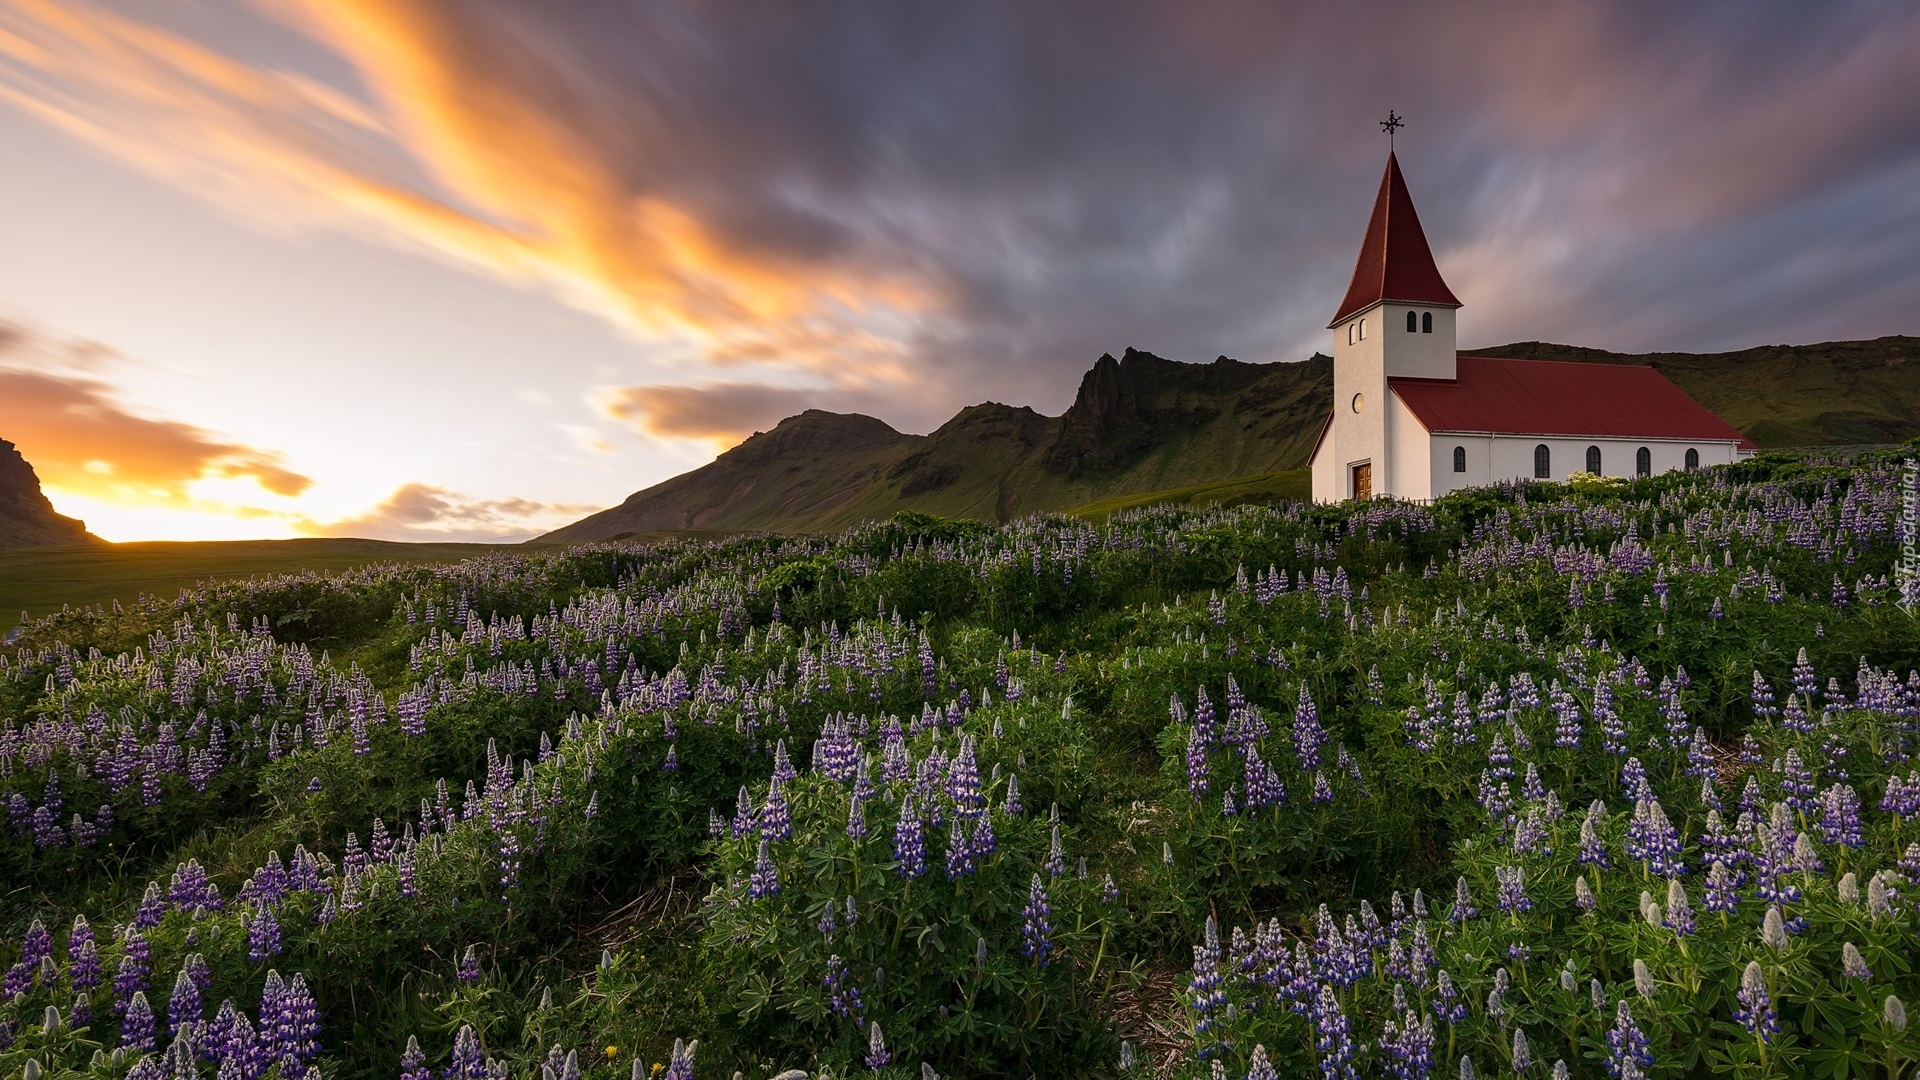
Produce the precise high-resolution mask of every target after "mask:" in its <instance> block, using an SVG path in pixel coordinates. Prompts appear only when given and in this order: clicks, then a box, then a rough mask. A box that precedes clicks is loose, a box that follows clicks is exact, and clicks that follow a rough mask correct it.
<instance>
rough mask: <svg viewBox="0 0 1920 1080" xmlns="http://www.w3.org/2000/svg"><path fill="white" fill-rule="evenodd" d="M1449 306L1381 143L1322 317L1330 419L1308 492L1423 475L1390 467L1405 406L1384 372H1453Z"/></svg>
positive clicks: (1343, 494)
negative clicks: (1331, 305) (1370, 189)
mask: <svg viewBox="0 0 1920 1080" xmlns="http://www.w3.org/2000/svg"><path fill="white" fill-rule="evenodd" d="M1459 307H1460V301H1459V300H1458V299H1456V298H1455V297H1454V295H1453V291H1452V290H1450V289H1448V288H1447V283H1446V282H1445V281H1444V280H1442V279H1441V277H1440V268H1439V267H1438V266H1436V265H1434V261H1433V252H1432V250H1430V249H1429V248H1428V247H1427V236H1426V233H1425V232H1423V231H1422V230H1421V228H1420V216H1419V215H1418V214H1416V213H1415V212H1414V209H1413V198H1412V196H1410V195H1408V194H1407V182H1406V179H1405V178H1404V177H1402V176H1401V175H1400V162H1399V160H1398V159H1397V158H1395V157H1394V155H1393V153H1392V152H1391V151H1389V152H1388V154H1387V171H1386V175H1385V176H1383V177H1381V178H1380V193H1379V195H1378V196H1377V197H1376V198H1375V199H1374V203H1373V216H1372V217H1370V218H1368V219H1367V235H1366V239H1365V240H1363V241H1362V242H1361V244H1360V257H1359V259H1358V260H1357V261H1356V262H1355V264H1354V268H1353V281H1352V283H1351V284H1350V285H1348V286H1347V295H1346V298H1345V299H1344V300H1342V301H1341V302H1340V308H1339V311H1338V313H1336V314H1335V315H1334V317H1333V321H1332V322H1331V323H1329V324H1328V327H1329V328H1330V329H1331V330H1332V331H1333V419H1332V421H1331V423H1330V427H1329V430H1328V431H1327V432H1326V433H1325V435H1324V436H1323V438H1322V446H1321V447H1320V449H1319V452H1318V453H1317V454H1316V455H1315V460H1314V470H1313V497H1314V498H1315V499H1316V500H1321V501H1336V500H1339V499H1351V498H1369V497H1372V496H1376V495H1392V494H1396V493H1398V492H1400V491H1403V490H1412V489H1413V487H1414V484H1415V483H1416V482H1417V481H1423V480H1424V478H1415V477H1400V476H1396V475H1395V469H1394V460H1393V450H1394V435H1395V428H1396V426H1398V425H1396V424H1395V422H1394V421H1395V413H1396V411H1400V412H1404V411H1405V410H1404V409H1398V410H1396V403H1395V402H1394V400H1393V397H1392V391H1391V390H1390V389H1389V388H1388V386H1387V380H1388V379H1389V378H1395V379H1403V378H1404V379H1445V380H1449V381H1451V380H1452V379H1453V378H1454V371H1455V365H1454V356H1455V352H1454V350H1455V345H1454V326H1453V322H1454V319H1453V317H1454V312H1455V311H1457V310H1458V309H1459ZM1409 435H1410V433H1409ZM1420 486H1421V489H1422V490H1424V487H1425V485H1424V483H1421V484H1420Z"/></svg>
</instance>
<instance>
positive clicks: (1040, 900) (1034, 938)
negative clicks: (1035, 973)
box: [1020, 874, 1053, 967]
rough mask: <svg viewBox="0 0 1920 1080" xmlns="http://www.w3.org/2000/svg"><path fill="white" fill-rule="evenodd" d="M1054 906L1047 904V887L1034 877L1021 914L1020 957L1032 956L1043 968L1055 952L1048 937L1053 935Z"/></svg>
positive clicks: (1037, 877)
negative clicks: (1049, 956)
mask: <svg viewBox="0 0 1920 1080" xmlns="http://www.w3.org/2000/svg"><path fill="white" fill-rule="evenodd" d="M1052 919H1053V906H1052V905H1051V904H1049V903H1047V886H1046V884H1045V883H1044V882H1042V881H1041V880H1040V875H1039V874H1035V875H1033V884H1032V885H1031V886H1029V887H1028V889H1027V906H1026V907H1025V908H1023V909H1021V912H1020V939H1021V945H1020V955H1022V956H1031V957H1033V958H1034V959H1035V960H1037V961H1039V963H1040V966H1041V967H1046V966H1047V957H1048V955H1049V954H1051V953H1052V952H1053V942H1052V941H1050V940H1049V939H1048V935H1050V934H1052V933H1053V922H1052Z"/></svg>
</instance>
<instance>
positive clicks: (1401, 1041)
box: [1249, 1009, 1433, 1080]
mask: <svg viewBox="0 0 1920 1080" xmlns="http://www.w3.org/2000/svg"><path fill="white" fill-rule="evenodd" d="M1397 1015H1398V1017H1399V1018H1398V1019H1395V1018H1394V1017H1392V1016H1390V1017H1388V1019H1387V1022H1386V1025H1385V1029H1384V1031H1383V1032H1382V1034H1381V1037H1380V1050H1381V1053H1383V1054H1384V1055H1385V1056H1386V1059H1387V1060H1386V1067H1387V1075H1388V1076H1391V1077H1394V1078H1395V1080H1426V1078H1427V1076H1428V1074H1429V1073H1430V1072H1431V1070H1432V1069H1433V1017H1432V1016H1426V1017H1424V1018H1423V1017H1421V1016H1420V1014H1418V1013H1416V1012H1414V1011H1413V1010H1411V1009H1400V1010H1397ZM1269 1068H1271V1066H1269ZM1249 1075H1251V1074H1249Z"/></svg>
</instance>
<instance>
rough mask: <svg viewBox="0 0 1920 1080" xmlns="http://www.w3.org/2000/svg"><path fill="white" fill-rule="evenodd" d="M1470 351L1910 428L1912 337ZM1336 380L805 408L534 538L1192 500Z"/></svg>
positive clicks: (1266, 468)
mask: <svg viewBox="0 0 1920 1080" xmlns="http://www.w3.org/2000/svg"><path fill="white" fill-rule="evenodd" d="M1471 352H1472V354H1473V355H1478V356H1496V357H1517V358H1532V359H1540V360H1577V361H1585V362H1590V363H1611V364H1647V365H1651V366H1652V367H1654V368H1656V369H1657V370H1659V371H1661V372H1662V373H1664V374H1665V375H1666V376H1667V377H1668V378H1670V379H1672V380H1673V381H1674V382H1675V383H1676V384H1677V385H1679V387H1680V388H1681V389H1683V390H1685V391H1686V392H1687V393H1689V394H1691V395H1693V397H1694V398H1695V399H1696V400H1698V401H1699V402H1700V403H1701V404H1703V405H1705V406H1707V407H1708V408H1709V409H1712V410H1713V411H1714V412H1716V413H1718V414H1719V415H1720V416H1722V417H1724V418H1725V419H1726V420H1727V421H1728V422H1729V423H1731V424H1733V425H1734V426H1735V427H1737V428H1739V429H1740V430H1741V431H1742V432H1744V433H1745V434H1746V435H1747V437H1749V438H1751V439H1752V440H1753V441H1754V442H1755V443H1757V444H1759V445H1760V446H1763V447H1780V446H1823V445H1859V444H1871V443H1888V442H1898V441H1901V440H1904V439H1909V438H1913V437H1915V436H1920V338H1913V337H1885V338H1879V339H1877V340H1874V341H1838V342H1826V343H1823V344H1818V345H1797V346H1795V345H1767V346H1761V347H1758V348H1753V349H1746V350H1743V351H1740V352H1731V353H1713V354H1697V353H1644V354H1626V353H1610V352H1605V351H1602V350H1599V349H1585V348H1580V347H1577V346H1572V345H1556V344H1553V343H1551V342H1539V341H1525V342H1518V343H1515V344H1511V345H1501V346H1497V347H1494V348H1490V349H1478V350H1472V351H1471ZM1332 381H1333V362H1332V360H1330V359H1329V358H1327V357H1325V356H1317V355H1316V356H1314V357H1313V358H1311V359H1309V360H1305V361H1300V362H1296V363H1278V364H1248V363H1243V362H1241V361H1238V360H1232V359H1229V358H1227V357H1224V356H1223V357H1220V358H1219V359H1217V360H1215V361H1213V362H1212V363H1210V364H1188V363H1181V362H1179V361H1174V360H1168V359H1165V358H1163V357H1159V356H1155V355H1153V354H1152V353H1146V352H1140V351H1138V350H1135V349H1128V350H1127V351H1126V352H1125V353H1124V354H1123V355H1121V356H1120V357H1119V358H1115V357H1113V356H1102V357H1101V358H1100V359H1099V361H1098V362H1097V363H1095V364H1094V366H1093V367H1092V369H1090V370H1089V371H1088V372H1087V374H1086V375H1085V376H1084V377H1083V378H1082V380H1081V383H1080V389H1079V392H1078V394H1076V395H1075V397H1074V402H1073V405H1072V406H1071V407H1070V408H1068V409H1067V411H1066V412H1065V413H1064V414H1063V415H1061V416H1058V417H1049V416H1043V415H1041V414H1039V413H1036V412H1034V411H1033V410H1032V409H1029V408H1024V407H1021V408H1016V407H1014V406H1011V405H1002V404H998V403H995V402H987V403H985V404H980V405H973V406H969V407H968V408H966V409H962V410H961V411H960V413H959V414H958V415H956V416H955V417H954V418H953V419H952V420H949V421H947V423H945V424H943V425H942V426H941V427H940V428H939V430H937V431H934V432H933V433H931V434H929V435H908V434H903V433H901V432H898V431H895V430H894V429H893V428H891V427H889V426H887V425H886V424H885V423H884V422H882V421H880V420H876V419H874V418H873V417H870V416H852V415H843V414H838V413H829V412H822V411H819V410H810V411H808V412H805V413H802V414H801V415H799V416H793V417H789V418H787V419H786V420H783V421H781V422H780V424H779V425H778V426H777V427H775V428H774V429H773V430H772V431H769V432H764V433H760V434H756V435H754V436H753V437H752V438H749V439H747V440H746V441H745V442H742V443H741V444H740V445H739V446H736V447H734V448H733V449H732V450H729V451H727V452H726V453H724V454H722V455H720V457H719V458H718V459H716V460H715V461H714V462H713V463H712V464H710V465H706V466H704V467H702V468H699V469H695V470H693V471H692V472H688V473H685V474H683V475H681V476H676V477H674V478H673V479H671V480H668V481H666V482H664V483H661V484H657V485H655V486H653V487H651V488H648V489H646V490H645V491H640V492H637V493H635V494H634V495H632V496H630V497H629V498H628V499H627V500H626V502H624V503H622V504H621V505H619V506H616V507H613V508H612V509H609V510H605V511H602V512H601V513H599V514H595V515H593V516H592V517H589V518H587V519H585V520H583V521H578V522H575V523H574V524H572V525H569V526H567V527H566V528H564V529H560V530H558V531H557V532H554V533H550V534H548V535H547V536H545V537H543V538H542V539H543V540H545V541H555V542H565V543H577V542H582V541H588V540H613V539H633V538H637V537H641V536H644V535H648V534H652V533H657V532H660V531H663V530H664V531H684V530H692V529H704V530H710V531H711V530H718V531H747V532H779V533H792V532H817V531H822V530H832V529H839V528H844V527H847V526H850V525H854V524H858V523H859V522H862V521H877V520H880V519H883V518H886V517H889V516H890V515H892V514H894V513H895V512H897V511H900V510H917V511H922V512H925V513H930V514H937V515H940V516H942V517H961V518H975V519H978V520H983V521H1007V520H1010V519H1012V518H1015V517H1019V516H1021V515H1024V514H1031V513H1036V512H1043V511H1057V510H1072V509H1075V508H1084V507H1087V506H1103V507H1104V506H1108V504H1110V503H1111V504H1112V505H1114V506H1132V505H1140V504H1141V503H1142V502H1143V501H1159V500H1163V499H1172V500H1175V501H1189V500H1190V499H1191V498H1198V497H1199V496H1190V495H1188V494H1182V493H1183V492H1188V491H1189V489H1194V490H1199V489H1208V488H1211V487H1213V486H1215V485H1220V484H1223V483H1225V484H1228V485H1229V488H1231V486H1232V485H1234V484H1239V483H1241V482H1242V481H1249V482H1251V481H1253V480H1255V479H1257V478H1263V477H1267V476H1268V475H1269V474H1274V473H1282V472H1288V471H1291V470H1298V469H1302V468H1304V467H1305V466H1306V464H1307V457H1308V455H1309V454H1311V453H1312V451H1313V441H1314V439H1315V438H1316V437H1318V435H1319V432H1320V426H1321V424H1322V422H1323V421H1324V419H1325V417H1326V416H1327V414H1328V412H1329V410H1330V409H1331V408H1332V402H1333V392H1332V391H1333V388H1332ZM1283 487H1284V485H1283ZM1289 490H1291V489H1289ZM1300 497H1305V492H1304V490H1303V491H1301V494H1300Z"/></svg>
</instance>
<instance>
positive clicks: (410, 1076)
mask: <svg viewBox="0 0 1920 1080" xmlns="http://www.w3.org/2000/svg"><path fill="white" fill-rule="evenodd" d="M400 1080H433V1070H431V1069H429V1068H427V1055H426V1054H425V1053H424V1052H422V1051H421V1049H420V1038H419V1036H416V1035H409V1036H407V1049H406V1050H405V1051H404V1052H403V1053H401V1055H400Z"/></svg>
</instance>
